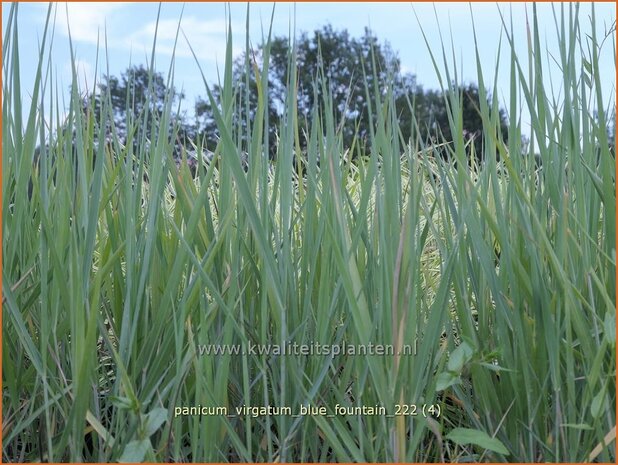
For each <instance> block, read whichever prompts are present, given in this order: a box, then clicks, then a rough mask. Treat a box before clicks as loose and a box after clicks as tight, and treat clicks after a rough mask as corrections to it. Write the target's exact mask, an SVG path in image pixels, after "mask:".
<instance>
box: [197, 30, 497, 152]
mask: <svg viewBox="0 0 618 465" xmlns="http://www.w3.org/2000/svg"><path fill="white" fill-rule="evenodd" d="M270 47H271V48H270V63H269V76H268V77H269V95H268V114H269V120H270V127H269V140H270V147H271V155H274V149H275V147H276V131H277V124H276V123H277V121H278V119H279V117H280V116H281V114H282V112H283V108H284V105H285V98H286V94H287V88H288V82H289V70H290V68H289V64H288V63H289V57H290V54H291V52H292V50H291V43H290V40H289V39H288V38H287V37H276V38H274V39H273V40H272V41H271V44H270ZM263 51H264V45H261V46H260V47H259V49H258V50H257V51H256V52H255V54H254V55H253V56H252V57H249V59H250V61H255V63H256V64H257V65H258V67H259V68H261V65H262V62H261V60H262V57H263ZM246 60H247V57H246V55H245V54H243V55H241V56H240V57H238V58H237V59H236V60H235V63H234V73H233V74H234V81H235V83H236V85H237V89H238V92H237V94H236V96H237V101H236V108H237V109H238V112H237V113H236V112H235V114H234V118H235V122H236V123H237V124H236V125H235V126H236V127H237V128H238V129H239V130H241V131H242V130H243V128H246V119H247V115H246V114H245V113H246V112H245V110H244V109H245V104H246V103H247V102H242V101H241V99H242V98H243V96H245V95H248V96H249V102H248V107H249V109H250V110H249V115H248V119H249V121H252V120H253V118H254V116H255V114H254V112H255V109H256V108H257V87H256V83H255V76H254V74H253V72H250V73H249V75H248V76H247V73H246V70H247V68H249V69H250V70H251V66H249V67H247V65H246ZM296 66H297V67H298V69H297V79H298V89H297V99H298V115H299V118H300V119H301V121H300V122H301V125H302V123H303V121H302V119H303V118H304V119H310V118H311V115H312V111H313V109H314V106H315V102H316V101H318V102H319V101H322V95H321V94H322V92H323V89H324V88H326V89H328V91H329V92H330V93H331V95H332V97H333V103H334V106H335V110H336V112H337V116H338V118H339V120H340V121H341V120H343V122H344V125H343V139H344V144H345V145H346V146H348V147H349V146H350V144H351V142H352V140H353V138H354V137H355V136H356V137H357V138H358V141H360V142H361V143H363V142H366V141H367V139H368V136H369V131H370V129H369V119H368V114H369V112H368V107H369V105H370V103H372V102H371V101H368V100H367V90H369V95H370V99H371V100H373V98H374V97H375V95H374V88H375V87H377V88H378V89H379V90H380V92H382V93H384V92H385V89H386V88H387V83H390V84H391V89H392V92H393V94H394V98H395V102H396V103H395V104H396V110H397V114H398V115H399V121H400V129H401V135H402V137H403V139H404V141H406V142H407V141H408V140H409V139H410V137H411V135H412V133H413V119H412V114H414V115H415V116H416V121H417V123H418V126H419V127H418V129H419V131H420V132H419V134H418V135H419V136H420V137H421V139H422V140H423V141H424V142H430V141H432V140H433V141H436V140H438V141H442V140H445V141H451V140H452V134H451V129H450V126H449V121H448V112H447V106H446V103H445V99H444V96H443V94H442V92H440V91H434V90H428V91H423V89H422V87H421V86H419V85H418V84H417V82H416V77H415V76H414V75H412V74H410V73H403V72H402V70H401V64H400V60H399V58H398V56H397V54H396V53H395V52H394V51H393V50H392V49H391V47H390V45H389V44H388V43H385V44H381V43H380V42H379V41H378V39H377V38H376V37H375V36H374V35H373V34H372V33H371V31H370V30H369V29H365V33H364V35H363V36H362V37H360V38H354V37H351V36H350V35H349V33H348V32H347V31H346V30H342V31H337V30H334V29H333V28H332V26H330V25H328V26H325V27H323V28H322V29H319V30H315V31H314V32H313V33H312V34H308V33H306V32H303V33H301V34H300V36H299V38H298V39H297V41H296ZM247 82H248V85H249V92H244V89H245V87H246V85H247ZM461 91H462V94H463V100H462V105H463V108H462V110H463V119H464V129H465V131H466V132H465V137H466V138H468V139H470V138H474V144H475V149H476V153H477V156H479V157H481V156H482V153H483V152H482V143H483V140H482V137H478V136H479V135H480V134H481V133H482V120H481V117H480V114H479V108H480V104H479V103H480V95H479V89H478V87H477V86H476V85H474V84H468V85H466V86H463V87H462V88H461ZM220 94H221V89H220V88H219V86H215V87H214V95H215V97H216V98H219V97H220ZM316 98H317V100H316ZM195 111H196V119H197V124H196V132H197V134H199V135H200V136H202V138H203V139H204V140H205V141H206V142H207V145H214V144H216V141H217V139H216V124H215V122H214V118H213V116H212V108H211V106H210V102H208V101H207V100H204V99H201V98H198V100H197V102H196V106H195ZM243 115H244V116H243ZM499 116H500V126H501V132H502V135H503V136H505V137H506V135H507V133H508V129H507V122H506V115H505V113H504V111H501V112H500V115H499ZM273 123H275V124H273ZM414 132H415V133H416V131H414ZM245 134H246V130H245ZM443 138H444V139H443ZM303 142H304V141H301V143H303Z"/></svg>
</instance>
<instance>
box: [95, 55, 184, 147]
mask: <svg viewBox="0 0 618 465" xmlns="http://www.w3.org/2000/svg"><path fill="white" fill-rule="evenodd" d="M98 87H99V92H98V93H96V94H93V95H92V96H91V98H93V99H94V100H95V113H96V114H97V115H99V114H100V109H101V102H102V99H104V98H106V97H105V96H106V95H107V93H109V95H110V101H111V105H112V113H113V119H114V125H115V128H116V132H117V135H118V137H119V138H120V140H121V141H123V142H124V143H126V142H127V140H128V138H129V136H131V138H132V140H133V143H134V144H135V145H137V144H139V143H140V142H141V140H142V137H144V136H145V137H146V138H150V137H151V134H152V133H153V130H154V131H155V133H156V131H157V129H158V125H159V124H160V121H161V118H162V115H163V111H164V107H165V102H166V98H171V100H172V102H171V104H172V108H175V107H176V106H177V105H176V103H177V102H178V101H180V100H181V99H182V98H184V95H183V94H182V93H179V92H178V91H177V90H176V88H175V87H174V86H171V87H168V85H167V83H166V81H165V79H164V78H163V75H162V74H161V73H158V72H153V73H151V71H150V70H149V69H148V68H145V67H144V66H143V65H137V66H131V67H129V68H127V70H126V71H125V72H123V73H122V74H121V76H120V78H118V77H116V76H111V75H106V76H104V78H103V82H102V83H100V84H99V86H98ZM135 123H137V124H135ZM174 126H175V127H176V128H177V134H176V138H177V141H175V143H176V144H177V145H180V144H188V142H189V139H193V138H195V128H194V126H193V125H192V124H191V123H189V122H188V120H187V118H186V115H185V114H180V113H177V112H175V111H174V110H172V114H171V120H170V128H169V133H170V136H171V135H172V131H173V129H174ZM130 127H137V128H138V130H140V131H143V130H145V132H146V133H145V134H144V133H143V132H140V133H138V134H128V133H127V131H128V128H130ZM109 129H110V128H108V130H109Z"/></svg>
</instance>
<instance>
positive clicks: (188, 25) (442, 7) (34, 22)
mask: <svg viewBox="0 0 618 465" xmlns="http://www.w3.org/2000/svg"><path fill="white" fill-rule="evenodd" d="M56 7H57V8H56V23H55V24H56V30H55V36H54V44H53V51H52V61H53V65H54V68H55V69H54V73H55V74H56V76H57V77H58V78H59V81H60V82H59V85H60V84H61V85H62V87H63V88H68V85H69V83H70V76H71V74H70V52H69V45H68V44H69V42H68V29H67V4H65V3H58V4H57V5H56ZM9 8H10V5H9V4H7V3H3V4H2V18H3V26H4V25H5V24H6V19H7V17H8V11H9ZM228 8H229V12H230V14H231V23H232V29H233V37H234V52H235V54H238V53H240V52H241V51H242V50H243V49H244V44H245V21H246V11H247V4H246V3H232V4H228V5H226V4H224V3H186V4H184V13H183V14H182V21H181V27H182V30H183V31H184V32H185V34H186V36H187V37H188V38H189V40H190V42H191V45H192V46H193V48H194V50H195V51H196V53H197V55H198V59H199V61H200V64H201V66H202V68H203V69H204V70H205V72H206V75H207V76H206V77H207V79H208V80H209V81H211V82H214V81H215V80H216V76H217V74H216V67H217V64H219V65H222V63H223V60H224V53H225V29H226V20H225V16H226V10H227V9H228ZM272 8H273V4H272V3H252V4H251V5H250V39H251V41H252V43H253V45H257V44H259V43H260V41H261V37H262V35H261V34H262V32H261V31H262V26H263V27H264V29H265V30H267V28H268V24H269V21H270V16H271V12H272ZM537 8H538V11H539V24H540V28H541V40H543V41H546V46H547V49H548V50H550V51H551V52H552V53H553V54H554V56H557V53H558V49H557V42H556V33H555V23H554V16H553V12H552V5H551V4H546V3H544V4H539V5H538V6H537ZM555 8H556V13H557V14H558V15H559V14H560V6H559V5H558V4H555ZM567 8H568V6H567ZM580 8H581V15H580V22H581V27H582V30H583V31H587V32H589V31H590V21H589V19H588V18H589V15H590V11H591V5H590V4H588V3H584V4H581V7H580ZM182 9H183V4H182V3H163V4H162V6H161V19H160V21H159V38H158V43H157V55H156V67H157V70H158V71H161V72H163V73H164V74H167V70H168V69H169V65H170V59H171V52H172V49H173V42H174V37H175V34H176V28H177V26H178V21H179V19H180V16H181V11H182ZM470 9H472V13H473V16H474V21H475V24H476V30H477V34H478V43H479V52H480V54H481V60H482V63H483V69H484V73H485V75H486V76H485V79H486V82H488V83H491V82H492V80H493V74H494V69H495V63H496V56H497V51H498V43H499V38H500V34H501V31H502V23H501V19H500V11H502V12H503V14H504V15H505V17H507V18H508V17H509V16H510V15H511V14H512V17H513V24H514V29H515V36H516V37H515V39H516V49H517V52H518V53H519V54H521V56H525V53H526V47H527V45H526V11H527V13H528V16H530V15H531V13H532V4H530V3H528V4H524V3H513V4H509V3H498V4H493V3H476V4H475V3H472V4H466V3H446V2H444V3H442V2H440V3H436V4H435V13H434V4H432V3H384V2H381V3H336V2H324V3H298V4H296V5H294V4H292V3H277V4H276V6H275V15H274V21H273V29H274V33H275V35H286V36H287V35H288V33H289V31H290V30H291V28H292V30H293V28H294V21H295V28H296V31H297V32H300V31H313V30H315V29H319V28H322V27H323V26H324V25H326V24H331V25H332V26H333V27H334V28H335V29H347V30H348V31H349V32H350V33H351V35H353V36H355V37H359V36H360V35H362V33H363V30H364V28H365V27H366V26H368V27H370V28H371V29H372V31H373V32H374V34H375V35H376V36H377V37H378V38H379V40H380V41H381V42H385V41H388V42H389V43H390V45H391V46H392V48H393V49H394V50H395V51H396V52H397V53H398V55H399V57H400V59H401V63H402V68H403V70H404V71H408V72H411V73H413V74H415V75H416V76H417V82H418V83H419V84H420V85H422V86H423V87H424V88H438V87H439V84H438V81H437V79H436V73H435V70H434V68H433V66H432V64H431V60H430V58H429V53H428V51H427V47H426V45H425V43H424V41H423V38H422V34H421V28H420V27H419V23H418V21H417V19H416V16H415V12H416V15H418V18H419V20H420V24H421V25H422V27H423V28H424V30H425V34H426V35H427V37H428V39H429V41H430V46H431V47H432V49H433V50H434V52H436V53H437V54H438V55H440V53H441V52H440V36H439V29H438V22H439V25H440V27H441V28H442V35H443V37H444V38H445V40H446V42H447V46H448V47H449V48H448V50H447V52H448V53H449V54H450V53H451V52H450V43H451V42H450V41H451V39H450V34H451V33H452V36H453V44H454V54H455V56H456V58H457V61H458V66H459V65H460V64H463V68H462V69H461V70H460V80H463V81H465V82H472V81H474V82H476V80H477V79H476V63H475V56H474V42H473V33H472V21H471V15H470ZM595 9H596V16H597V34H598V35H599V37H602V36H603V35H604V34H605V32H606V31H609V30H611V29H612V28H613V29H614V30H615V18H616V11H615V4H614V3H613V2H612V3H596V4H595ZM157 10H158V4H157V3H132V4H130V3H110V2H107V3H69V4H68V23H69V25H70V30H71V36H72V39H73V45H74V50H75V55H76V58H77V63H78V66H79V74H80V80H81V81H82V85H83V86H88V88H92V83H93V76H94V71H95V68H96V66H97V63H96V52H97V37H98V38H99V39H100V40H101V44H103V37H104V36H103V34H104V32H105V30H107V55H108V57H109V70H110V73H111V74H114V75H119V74H120V73H121V72H122V71H123V70H125V69H126V68H127V66H128V65H129V64H130V63H133V64H138V63H144V62H145V61H146V59H149V57H150V53H151V49H152V41H153V37H154V27H155V23H156V19H157ZM46 11H47V4H44V3H22V4H20V5H19V28H20V38H19V40H20V50H21V53H20V58H21V61H22V63H21V64H22V76H23V79H22V80H23V83H22V89H24V91H25V92H27V89H29V88H31V83H32V81H33V79H34V70H35V66H36V62H35V60H36V59H37V53H36V51H37V47H38V40H39V38H40V36H41V34H42V31H43V26H44V21H45V15H46ZM436 15H437V19H436ZM558 17H559V16H558ZM613 39H614V40H615V34H614V36H613ZM506 45H507V44H506V40H505V38H504V35H503V43H502V47H503V52H502V57H501V62H502V63H503V66H501V68H500V72H499V74H498V96H499V98H500V100H501V101H503V102H504V101H508V84H509V68H508V66H507V63H508V61H509V55H508V53H505V52H507V48H506ZM614 51H615V48H614V47H613V44H612V42H611V40H608V41H607V43H606V44H605V46H604V53H603V54H602V56H601V77H602V81H603V89H604V92H605V95H604V97H605V100H606V101H607V102H608V104H609V102H613V101H614V94H615V87H616V86H615V59H614ZM524 61H527V60H524ZM544 63H545V64H546V65H549V66H552V80H553V81H554V82H555V91H556V92H559V89H560V72H559V70H558V68H557V67H556V66H555V65H554V64H553V63H551V60H549V63H548V59H547V57H545V58H544ZM105 66H106V63H105V53H104V46H103V45H101V48H100V53H99V62H98V71H99V73H98V74H99V75H100V74H101V71H102V70H103V71H105ZM175 69H176V75H175V76H176V78H175V84H176V87H177V88H182V89H183V90H184V92H185V94H186V96H187V99H186V106H185V108H186V109H189V110H192V108H193V103H194V101H195V98H196V97H197V96H198V95H201V96H203V95H205V90H204V85H203V83H202V81H201V77H200V75H199V71H198V68H197V65H196V63H195V60H194V58H193V57H192V55H191V52H190V51H189V47H188V46H187V44H186V41H185V40H184V38H183V37H182V35H181V38H180V43H179V44H178V48H177V50H176V63H175Z"/></svg>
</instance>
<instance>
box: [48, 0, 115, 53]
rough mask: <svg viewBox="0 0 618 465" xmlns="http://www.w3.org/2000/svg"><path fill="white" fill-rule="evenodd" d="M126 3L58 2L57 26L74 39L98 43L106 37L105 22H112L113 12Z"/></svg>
mask: <svg viewBox="0 0 618 465" xmlns="http://www.w3.org/2000/svg"><path fill="white" fill-rule="evenodd" d="M123 6H124V5H123V4H122V3H111V2H92V3H77V2H76V3H65V4H58V5H57V7H58V9H57V14H56V21H57V22H56V27H57V28H58V30H59V31H61V32H62V33H63V34H65V35H66V36H68V35H69V30H70V33H71V38H72V40H74V41H76V42H85V43H89V44H94V45H96V43H97V39H98V40H99V42H100V43H101V44H102V43H103V40H104V37H105V24H106V22H107V23H110V21H111V18H110V16H111V14H112V13H113V12H115V11H117V10H119V9H120V8H122V7H123Z"/></svg>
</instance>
